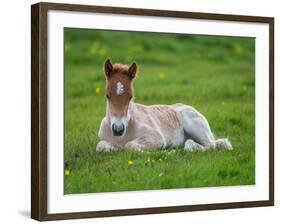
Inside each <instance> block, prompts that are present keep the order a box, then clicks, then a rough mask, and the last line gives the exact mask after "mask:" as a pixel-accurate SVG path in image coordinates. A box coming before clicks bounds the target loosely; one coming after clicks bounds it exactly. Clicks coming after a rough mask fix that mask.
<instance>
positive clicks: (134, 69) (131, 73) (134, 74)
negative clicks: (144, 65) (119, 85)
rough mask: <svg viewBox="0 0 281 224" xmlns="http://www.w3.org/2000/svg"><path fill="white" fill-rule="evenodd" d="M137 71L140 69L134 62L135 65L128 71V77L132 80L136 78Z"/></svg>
mask: <svg viewBox="0 0 281 224" xmlns="http://www.w3.org/2000/svg"><path fill="white" fill-rule="evenodd" d="M137 69H138V67H137V64H136V62H133V64H131V66H130V67H129V69H128V75H129V76H130V78H131V79H133V78H135V77H136V74H137Z"/></svg>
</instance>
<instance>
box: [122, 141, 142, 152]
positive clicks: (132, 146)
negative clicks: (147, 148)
mask: <svg viewBox="0 0 281 224" xmlns="http://www.w3.org/2000/svg"><path fill="white" fill-rule="evenodd" d="M125 148H126V149H128V150H130V151H136V152H142V145H141V144H139V143H137V142H134V141H131V142H128V143H127V144H126V145H125Z"/></svg>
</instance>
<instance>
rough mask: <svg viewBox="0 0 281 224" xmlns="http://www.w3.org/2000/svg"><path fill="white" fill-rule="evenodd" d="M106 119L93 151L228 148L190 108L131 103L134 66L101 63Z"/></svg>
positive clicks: (199, 115) (227, 143)
mask: <svg viewBox="0 0 281 224" xmlns="http://www.w3.org/2000/svg"><path fill="white" fill-rule="evenodd" d="M104 73H105V77H106V97H107V106H106V116H105V117H104V118H103V119H102V121H101V125H100V130H99V138H100V142H99V143H98V144H97V147H96V150H97V151H98V152H101V151H105V152H109V151H112V150H117V149H118V148H125V149H128V150H136V151H145V150H153V149H157V148H165V147H168V146H183V148H184V150H187V151H193V150H200V151H205V150H208V149H228V150H230V149H232V146H231V143H230V142H229V140H228V139H226V138H225V139H215V138H214V135H213V133H212V131H211V129H210V126H209V123H208V121H207V119H206V118H205V117H204V116H203V115H202V114H201V113H200V112H198V111H197V110H196V109H194V108H193V107H191V106H188V105H184V104H181V103H177V104H174V105H151V106H146V105H141V104H137V103H134V102H133V101H132V98H133V80H134V78H135V77H136V74H137V65H136V63H133V64H132V65H131V66H127V65H122V64H112V63H111V61H110V60H109V59H107V60H106V61H105V64H104Z"/></svg>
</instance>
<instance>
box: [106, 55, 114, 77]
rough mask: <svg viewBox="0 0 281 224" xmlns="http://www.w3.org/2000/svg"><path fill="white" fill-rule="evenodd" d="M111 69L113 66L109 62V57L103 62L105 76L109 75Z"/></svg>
mask: <svg viewBox="0 0 281 224" xmlns="http://www.w3.org/2000/svg"><path fill="white" fill-rule="evenodd" d="M112 70H113V66H112V63H111V61H110V59H109V58H108V59H106V61H105V62H104V74H105V76H106V77H107V78H109V77H110V75H111V73H112Z"/></svg>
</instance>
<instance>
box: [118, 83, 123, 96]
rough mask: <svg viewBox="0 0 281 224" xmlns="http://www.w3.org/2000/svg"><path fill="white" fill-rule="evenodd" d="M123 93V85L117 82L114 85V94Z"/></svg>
mask: <svg viewBox="0 0 281 224" xmlns="http://www.w3.org/2000/svg"><path fill="white" fill-rule="evenodd" d="M123 93H124V85H123V84H122V83H121V82H117V84H116V94H117V95H122V94H123Z"/></svg>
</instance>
